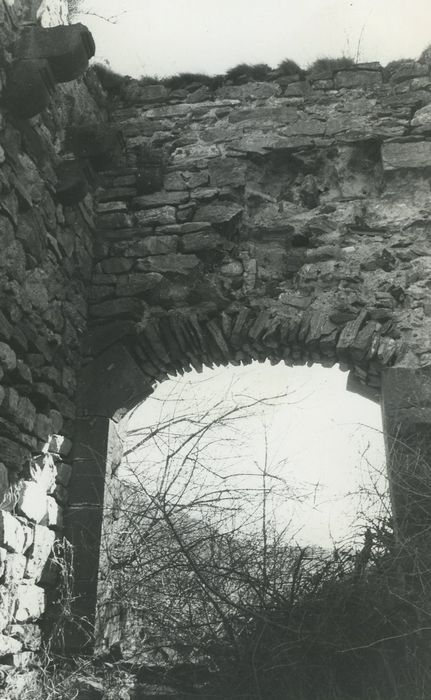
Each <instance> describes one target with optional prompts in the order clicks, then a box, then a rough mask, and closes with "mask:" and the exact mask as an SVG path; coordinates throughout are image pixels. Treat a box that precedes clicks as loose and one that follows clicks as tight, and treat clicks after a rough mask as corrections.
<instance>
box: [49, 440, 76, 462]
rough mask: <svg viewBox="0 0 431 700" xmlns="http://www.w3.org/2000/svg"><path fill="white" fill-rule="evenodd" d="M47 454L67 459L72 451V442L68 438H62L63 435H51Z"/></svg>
mask: <svg viewBox="0 0 431 700" xmlns="http://www.w3.org/2000/svg"><path fill="white" fill-rule="evenodd" d="M48 449H49V452H52V453H53V454H57V455H60V456H61V457H67V455H68V454H69V453H70V450H71V449H72V441H71V440H69V438H67V437H64V435H52V437H51V440H50V442H49V448H48Z"/></svg>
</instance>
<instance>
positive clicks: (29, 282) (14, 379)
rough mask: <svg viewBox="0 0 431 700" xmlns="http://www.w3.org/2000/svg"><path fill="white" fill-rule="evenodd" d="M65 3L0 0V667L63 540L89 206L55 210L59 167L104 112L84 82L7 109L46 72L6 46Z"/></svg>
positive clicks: (39, 607) (43, 594) (14, 658)
mask: <svg viewBox="0 0 431 700" xmlns="http://www.w3.org/2000/svg"><path fill="white" fill-rule="evenodd" d="M66 7H67V4H66V3H65V2H60V1H57V2H55V3H46V2H44V3H40V2H28V1H27V0H15V1H14V2H13V1H12V2H11V1H10V0H8V1H7V2H4V1H3V0H0V37H1V51H0V93H1V100H2V104H1V110H0V250H1V252H0V664H12V665H13V666H18V667H19V666H23V665H26V664H27V663H28V662H29V661H30V660H31V658H32V656H33V654H34V652H35V651H37V650H38V648H39V646H40V639H41V629H40V625H39V624H38V623H40V622H41V618H43V614H44V613H45V611H46V601H47V600H52V599H55V591H56V588H57V586H58V576H57V574H58V572H57V571H56V568H55V562H54V560H53V558H52V557H53V554H52V551H53V548H54V541H55V540H56V539H57V540H59V541H61V539H62V537H63V511H64V507H65V505H66V503H67V498H68V496H67V487H68V482H69V479H70V474H71V465H70V456H71V454H70V453H71V446H72V442H71V439H72V437H73V426H74V419H75V414H76V406H75V389H76V383H77V370H78V368H79V366H80V339H81V336H82V334H83V332H84V330H85V327H86V317H87V296H88V293H87V290H88V284H89V281H90V278H91V270H92V265H91V261H92V248H93V240H92V236H93V218H92V199H91V196H90V195H88V196H87V197H85V198H84V199H83V200H82V201H80V202H79V203H77V204H70V205H65V204H64V205H63V204H62V203H61V194H60V190H59V168H60V169H61V164H62V162H63V161H64V159H65V157H66V153H65V146H64V143H65V130H66V129H67V127H68V124H69V123H70V122H71V121H73V122H74V123H76V122H77V121H78V122H79V121H80V120H85V121H91V120H96V119H97V120H98V121H99V122H100V121H102V120H103V118H104V112H103V109H102V108H100V107H99V106H98V104H97V102H96V100H95V99H94V97H93V94H96V95H97V90H95V89H94V86H93V89H92V87H91V85H92V83H91V78H86V79H79V80H75V81H73V82H70V81H67V82H62V83H61V84H58V85H57V86H56V88H55V91H54V85H52V86H51V88H52V90H53V94H52V96H51V97H50V100H49V103H48V106H47V109H45V110H44V111H43V112H42V113H40V114H35V116H32V117H31V118H24V117H23V116H22V115H21V114H19V110H18V111H17V109H16V108H15V107H14V109H12V108H11V104H12V102H13V100H12V95H14V96H15V103H16V105H17V104H18V102H19V99H21V93H22V100H21V102H20V103H19V105H20V106H24V107H25V108H26V109H28V108H30V107H32V99H33V97H32V94H31V81H32V80H33V79H34V75H33V73H32V70H33V67H34V66H35V65H36V66H42V68H43V70H45V63H43V64H41V59H39V58H37V59H36V60H34V59H33V58H32V53H31V52H32V51H34V47H31V46H30V50H28V49H26V48H25V47H24V49H22V48H17V45H16V42H17V41H19V39H20V38H21V37H22V36H23V34H24V33H25V32H26V31H29V28H30V31H32V29H31V28H32V27H35V26H38V24H39V22H40V23H41V24H42V25H43V26H45V27H49V26H50V25H51V24H53V25H57V24H58V23H59V22H60V21H61V20H62V19H63V20H64V19H65V18H66V17H67V13H66ZM28 51H30V53H28ZM23 52H24V58H23V60H21V56H22V54H23ZM17 59H19V60H17ZM14 62H15V63H14ZM53 66H54V63H53ZM54 67H55V66H54ZM15 69H17V70H18V69H19V70H21V69H23V73H20V76H21V79H20V80H19V81H17V82H16V83H14V81H13V79H12V78H11V76H12V75H13V71H14V70H15ZM40 74H42V73H40ZM26 75H30V76H31V77H30V78H29V83H28V84H27V83H26V78H25V76H26ZM38 76H39V74H37V76H36V77H38ZM37 88H38V90H40V89H41V88H40V87H39V85H37ZM20 91H21V92H20ZM26 91H27V92H26ZM50 93H51V90H50ZM92 93H93V94H92ZM39 95H40V93H39ZM17 100H18V102H17ZM0 694H1V693H0Z"/></svg>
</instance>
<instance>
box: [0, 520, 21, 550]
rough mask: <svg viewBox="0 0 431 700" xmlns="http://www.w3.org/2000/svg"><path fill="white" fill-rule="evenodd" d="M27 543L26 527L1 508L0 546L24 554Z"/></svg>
mask: <svg viewBox="0 0 431 700" xmlns="http://www.w3.org/2000/svg"><path fill="white" fill-rule="evenodd" d="M26 545H27V538H26V534H25V531H24V527H23V526H22V525H21V523H20V522H19V520H18V519H17V518H15V517H14V516H13V515H11V514H10V513H6V511H4V510H0V546H1V547H4V549H6V550H7V551H8V552H16V553H18V554H22V553H23V552H24V551H25V548H26Z"/></svg>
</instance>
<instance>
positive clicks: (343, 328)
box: [71, 61, 431, 621]
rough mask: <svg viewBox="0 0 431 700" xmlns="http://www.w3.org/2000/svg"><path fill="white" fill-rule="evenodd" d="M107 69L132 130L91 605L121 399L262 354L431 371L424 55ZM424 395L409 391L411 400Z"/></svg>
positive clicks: (92, 544) (96, 363)
mask: <svg viewBox="0 0 431 700" xmlns="http://www.w3.org/2000/svg"><path fill="white" fill-rule="evenodd" d="M102 77H103V76H102ZM111 85H112V91H111V94H110V120H111V128H112V129H113V130H114V131H115V130H116V131H117V133H118V137H120V136H122V137H123V139H124V147H123V149H122V151H121V153H119V155H118V156H117V157H116V159H115V163H114V167H112V166H111V167H109V168H105V169H104V170H103V172H101V186H100V188H99V190H98V196H97V219H96V237H95V248H94V262H95V265H94V268H93V275H92V279H91V292H90V300H89V301H90V303H89V318H90V323H89V328H88V331H87V333H86V335H85V339H84V343H83V355H84V366H83V370H82V372H81V382H80V390H79V406H80V416H81V417H80V420H79V433H78V434H79V440H78V442H79V445H80V447H79V446H78V456H79V460H78V462H77V464H76V471H75V473H76V474H78V475H79V478H78V479H77V481H76V482H75V484H76V488H75V490H74V493H73V497H74V498H75V499H76V505H73V506H72V509H71V511H72V513H73V516H74V517H73V523H72V528H71V530H72V540H73V543H74V546H75V548H76V551H77V553H78V560H79V561H78V560H77V565H76V572H77V578H76V595H77V596H78V598H79V601H80V607H79V610H80V613H81V614H83V615H85V616H86V618H87V619H88V620H90V621H94V611H95V605H96V591H97V573H98V567H99V548H100V532H101V517H100V519H99V521H97V518H98V514H100V513H101V512H102V507H103V504H104V503H105V506H106V505H107V499H108V498H109V497H110V488H107V489H105V485H106V482H108V484H109V477H110V469H111V467H112V464H114V465H115V464H116V462H117V461H118V455H119V454H121V430H122V429H123V428H124V426H123V424H122V417H123V416H125V415H126V414H127V411H128V410H129V409H131V408H132V407H134V406H135V405H136V404H137V403H138V402H139V401H142V400H144V399H145V397H146V396H148V395H149V394H150V393H151V392H152V390H153V387H154V384H155V383H156V382H157V381H163V379H164V378H166V377H167V376H168V375H172V374H175V373H182V372H184V371H187V370H189V369H191V368H195V369H197V370H199V369H200V368H201V367H202V365H207V366H214V365H223V364H224V365H226V364H229V363H234V364H235V363H236V364H238V363H244V364H245V363H249V362H251V361H252V360H265V359H270V361H271V362H273V363H277V362H279V361H283V362H285V363H287V364H291V365H295V364H305V363H308V364H312V363H313V362H318V363H320V364H322V365H324V366H332V365H334V364H336V363H338V364H339V365H340V366H341V368H342V369H346V370H349V371H350V374H349V379H348V388H350V389H351V390H353V391H356V392H358V393H361V394H363V395H365V396H368V397H370V398H373V399H375V400H380V396H381V381H382V376H385V377H386V383H385V386H386V393H387V387H388V386H390V385H391V382H392V381H394V377H395V379H397V377H398V374H397V372H398V371H399V370H400V369H403V370H405V371H406V372H407V376H408V377H409V378H410V379H411V377H414V376H416V373H417V376H418V377H422V376H425V375H426V376H427V368H429V365H430V361H431V344H430V338H431V292H430V288H431V262H430V261H431V242H430V233H431V191H430V173H431V170H430V168H431V145H430V143H431V141H430V136H431V77H430V69H429V65H427V64H422V63H418V62H414V61H409V62H400V63H398V64H396V65H394V66H392V67H391V68H389V69H383V68H382V67H381V66H380V65H379V64H376V63H367V64H362V65H356V66H354V67H352V68H350V69H344V70H338V71H332V72H331V73H328V74H325V75H320V76H314V77H313V76H311V75H309V76H305V77H300V76H274V77H273V79H272V80H268V81H267V82H261V83H256V82H254V83H250V82H249V83H245V84H242V85H230V84H229V83H227V82H225V84H224V85H222V86H219V87H214V88H211V87H208V86H206V85H204V84H201V83H199V82H197V83H192V84H190V85H188V86H186V87H185V88H184V89H181V90H171V89H168V88H167V87H166V86H165V85H163V84H156V83H155V84H153V85H148V84H147V83H140V82H139V81H136V80H131V79H124V80H123V81H122V82H119V81H118V80H114V81H113V82H111ZM84 136H85V134H81V138H83V137H84ZM84 141H85V139H84ZM394 368H397V369H394ZM421 373H422V374H421ZM403 376H404V375H403ZM410 379H409V380H408V381H410ZM410 383H412V382H411V381H410ZM419 384H420V380H419V379H418V380H417V381H415V383H414V385H415V386H417V385H419ZM396 395H397V392H396V391H393V392H392V393H391V399H390V402H389V403H391V410H390V411H388V408H387V405H386V414H387V415H389V413H390V414H391V416H396V418H395V419H393V420H392V418H391V421H388V420H386V423H385V425H386V426H387V432H388V433H389V432H391V433H392V432H393V433H394V435H396V434H397V431H398V429H399V415H400V412H399V410H398V408H399V407H397V405H393V403H394V402H393V397H394V396H396ZM428 396H429V395H428V393H425V395H424V397H422V398H418V397H416V396H415V397H414V398H413V399H412V401H413V404H414V406H421V409H420V410H419V411H416V413H415V416H416V414H417V413H419V414H420V416H422V417H423V416H425V415H427V412H428V410H429V409H428V408H425V409H424V410H422V409H423V405H425V406H426V407H428V406H429V398H428ZM386 404H387V402H386ZM410 419H411V416H410V418H409V420H410ZM403 420H404V419H403ZM410 422H411V420H410ZM425 422H426V423H427V427H426V429H427V430H428V428H429V420H428V419H427V421H425ZM410 427H412V426H410ZM412 430H413V433H414V435H416V433H417V431H418V426H417V424H416V423H415V424H414V425H413V427H412ZM95 455H96V456H95ZM397 470H399V471H402V470H400V469H399V467H398V466H397ZM390 478H391V479H392V480H393V481H395V478H396V477H395V475H394V470H392V471H391V473H390ZM86 494H91V499H90V498H88V496H87V498H86ZM104 499H105V500H104ZM72 503H73V501H72ZM108 505H109V504H108ZM395 505H397V504H394V507H395ZM398 506H399V504H398ZM398 506H397V508H395V510H394V512H396V513H397V517H398V516H399V522H402V521H403V520H404V521H405V518H404V514H403V512H402V505H401V506H399V507H398ZM98 595H99V600H100V599H101V596H103V590H101V589H100V588H99V594H98Z"/></svg>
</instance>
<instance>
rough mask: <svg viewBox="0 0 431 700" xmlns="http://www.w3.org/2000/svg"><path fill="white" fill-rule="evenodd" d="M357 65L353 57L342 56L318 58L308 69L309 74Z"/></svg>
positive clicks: (330, 71) (329, 71)
mask: <svg viewBox="0 0 431 700" xmlns="http://www.w3.org/2000/svg"><path fill="white" fill-rule="evenodd" d="M354 65H355V61H354V60H353V58H348V57H347V56H341V57H340V58H330V57H324V58H318V59H317V60H316V61H314V63H312V64H311V66H310V67H309V69H308V73H309V75H317V74H318V73H334V72H335V71H337V70H345V69H346V68H352V67H353V66H354Z"/></svg>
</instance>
